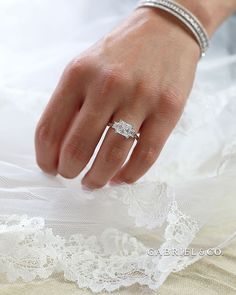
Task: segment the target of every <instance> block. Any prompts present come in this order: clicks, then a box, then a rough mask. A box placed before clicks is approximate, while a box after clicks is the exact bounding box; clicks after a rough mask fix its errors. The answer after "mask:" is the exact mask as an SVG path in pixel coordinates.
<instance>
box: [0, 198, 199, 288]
mask: <svg viewBox="0 0 236 295" xmlns="http://www.w3.org/2000/svg"><path fill="white" fill-rule="evenodd" d="M166 221H167V226H166V230H165V242H164V243H163V244H162V246H161V250H166V249H171V248H173V247H174V248H179V247H181V248H183V247H187V246H188V245H189V243H191V241H192V239H193V238H194V236H195V234H196V233H197V231H198V225H197V223H196V222H195V221H194V220H192V219H191V217H189V216H186V215H184V214H183V213H182V212H181V211H180V210H179V209H178V207H177V203H176V202H175V201H173V202H172V204H171V206H170V208H169V212H168V214H167V220H166ZM0 240H1V243H0V272H1V273H6V275H7V278H8V280H10V281H15V280H17V279H22V280H23V281H26V282H28V281H31V280H34V279H36V278H39V279H45V278H48V277H49V276H51V275H52V274H53V273H57V272H63V273H64V277H65V279H67V280H70V281H74V282H77V284H78V286H79V287H80V288H89V289H91V290H92V291H93V292H100V291H102V290H106V291H114V290H116V289H118V288H120V287H121V286H131V285H133V284H135V283H139V284H140V285H147V286H149V288H151V289H156V288H158V287H159V286H160V285H161V283H162V282H163V281H164V280H165V278H166V277H167V276H168V274H169V273H170V272H171V271H174V270H177V269H178V270H179V269H181V268H182V267H183V264H185V263H186V261H185V262H184V263H183V257H182V258H181V257H177V258H173V257H172V259H170V258H169V257H165V256H161V255H157V256H155V257H153V256H150V255H148V248H147V247H146V246H145V245H144V244H142V243H141V242H140V241H138V240H137V239H136V238H135V237H133V236H131V235H129V234H127V233H125V232H122V231H119V230H117V229H115V228H109V229H106V230H105V231H104V232H103V233H102V234H101V236H99V237H96V236H90V237H84V236H83V235H81V234H76V235H72V236H71V237H70V238H69V239H65V238H63V237H60V236H58V235H55V234H54V233H53V231H52V229H50V228H47V227H45V225H44V221H43V220H42V219H41V218H29V217H27V216H1V217H0ZM9 241H11V245H9Z"/></svg>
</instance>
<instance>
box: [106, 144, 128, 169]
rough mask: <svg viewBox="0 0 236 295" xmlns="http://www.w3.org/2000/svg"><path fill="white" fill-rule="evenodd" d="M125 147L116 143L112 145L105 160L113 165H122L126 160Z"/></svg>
mask: <svg viewBox="0 0 236 295" xmlns="http://www.w3.org/2000/svg"><path fill="white" fill-rule="evenodd" d="M124 155H125V151H124V148H123V147H121V146H120V145H118V144H116V145H113V146H111V147H110V148H109V149H108V151H107V153H106V154H105V161H106V162H108V163H112V164H113V165H120V164H122V163H123V161H124Z"/></svg>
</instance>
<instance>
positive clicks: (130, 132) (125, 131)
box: [108, 120, 139, 140]
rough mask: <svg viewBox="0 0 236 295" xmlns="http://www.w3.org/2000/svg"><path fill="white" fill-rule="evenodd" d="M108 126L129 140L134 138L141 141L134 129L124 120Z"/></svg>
mask: <svg viewBox="0 0 236 295" xmlns="http://www.w3.org/2000/svg"><path fill="white" fill-rule="evenodd" d="M108 126H109V127H111V128H113V129H114V130H115V133H118V134H120V135H122V136H124V137H125V138H127V139H129V138H134V139H136V140H138V139H139V136H138V134H137V133H136V131H135V129H134V127H133V126H132V125H131V124H129V123H127V122H125V121H123V120H119V121H118V122H114V123H109V124H108Z"/></svg>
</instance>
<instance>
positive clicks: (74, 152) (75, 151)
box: [62, 140, 88, 162]
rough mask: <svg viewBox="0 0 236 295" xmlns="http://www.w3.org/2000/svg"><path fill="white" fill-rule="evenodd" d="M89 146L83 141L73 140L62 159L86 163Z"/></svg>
mask: <svg viewBox="0 0 236 295" xmlns="http://www.w3.org/2000/svg"><path fill="white" fill-rule="evenodd" d="M87 150H88V149H87V145H86V143H85V142H83V141H81V140H80V141H76V140H71V141H70V142H69V143H67V144H66V145H65V147H64V148H63V150H62V157H63V158H66V159H68V160H70V161H76V162H85V161H87V159H88V152H87Z"/></svg>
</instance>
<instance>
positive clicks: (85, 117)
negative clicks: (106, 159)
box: [58, 98, 113, 178]
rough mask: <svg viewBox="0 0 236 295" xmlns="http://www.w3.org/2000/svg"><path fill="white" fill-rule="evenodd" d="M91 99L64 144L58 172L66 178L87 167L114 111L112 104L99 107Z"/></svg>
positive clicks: (85, 104) (74, 175) (76, 119)
mask: <svg viewBox="0 0 236 295" xmlns="http://www.w3.org/2000/svg"><path fill="white" fill-rule="evenodd" d="M90 101H91V100H90V99H89V98H88V99H86V102H85V103H84V105H83V107H82V108H81V111H80V113H79V114H78V115H77V116H76V118H75V120H74V122H73V124H72V126H71V128H70V130H69V131H68V133H67V135H66V138H65V140H64V142H63V144H62V148H61V151H60V157H59V165H58V172H59V174H60V175H62V176H63V177H65V178H74V177H76V176H78V175H79V173H80V172H81V171H82V170H83V169H84V168H85V167H86V165H87V164H88V162H89V161H90V159H91V157H92V155H93V153H94V151H95V148H96V146H97V144H98V143H99V140H100V139H101V136H102V134H103V132H104V131H105V129H106V127H107V124H108V122H109V120H110V118H111V116H112V113H113V108H112V106H111V105H110V104H106V105H104V106H103V108H99V107H97V105H96V104H93V103H91V102H90Z"/></svg>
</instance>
